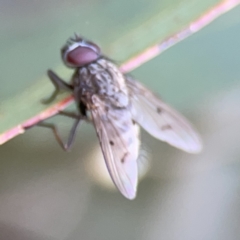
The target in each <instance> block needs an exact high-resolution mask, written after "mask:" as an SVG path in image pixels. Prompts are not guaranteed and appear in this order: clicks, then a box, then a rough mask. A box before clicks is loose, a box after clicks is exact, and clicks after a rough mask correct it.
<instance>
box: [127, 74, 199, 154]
mask: <svg viewBox="0 0 240 240" xmlns="http://www.w3.org/2000/svg"><path fill="white" fill-rule="evenodd" d="M126 84H127V86H128V88H129V93H130V98H131V103H132V110H131V112H132V116H133V119H134V120H135V121H136V122H137V123H138V124H140V125H141V126H142V127H143V128H144V129H145V130H146V131H147V132H148V133H150V134H151V135H152V136H153V137H155V138H157V139H160V140H162V141H165V142H167V143H169V144H170V145H172V146H174V147H177V148H180V149H182V150H184V151H186V152H189V153H198V152H200V151H201V149H202V143H201V139H200V137H199V135H198V134H197V132H196V131H195V130H194V129H193V127H192V126H191V124H190V123H189V122H188V121H187V120H186V119H185V118H184V117H183V116H182V115H181V114H179V113H178V112H177V111H175V110H174V109H172V108H171V107H170V106H168V105H167V104H166V103H164V102H163V101H162V100H160V99H159V98H158V97H157V96H155V95H154V94H153V93H152V92H151V91H150V90H148V89H147V88H145V87H144V86H143V85H142V84H140V83H139V82H137V81H135V80H134V79H132V77H130V76H126Z"/></svg>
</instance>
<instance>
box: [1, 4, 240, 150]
mask: <svg viewBox="0 0 240 240" xmlns="http://www.w3.org/2000/svg"><path fill="white" fill-rule="evenodd" d="M239 4H240V0H224V1H222V2H221V3H219V4H217V5H215V6H214V7H212V8H211V9H210V10H208V11H207V12H206V13H204V14H203V15H202V16H201V17H199V18H198V19H196V20H195V21H194V22H192V23H190V24H189V25H188V26H187V27H186V28H184V29H183V30H182V31H180V32H178V33H177V34H175V35H173V36H170V37H169V38H167V39H165V40H164V41H162V42H160V43H158V44H155V45H153V46H151V47H149V48H147V49H146V50H145V51H143V52H141V53H139V54H137V55H136V56H135V57H133V58H131V59H129V60H128V61H127V62H125V63H124V64H122V65H121V66H120V69H121V71H122V72H123V73H127V72H130V71H132V70H134V69H135V68H137V67H139V66H141V65H142V64H144V63H145V62H147V61H149V60H150V59H152V58H154V57H156V56H157V55H159V54H160V53H162V52H163V51H165V50H167V49H168V48H170V47H171V46H173V45H175V44H176V43H178V42H180V41H182V40H183V39H185V38H187V37H189V36H191V35H192V34H194V33H195V32H198V31H199V30H201V29H202V28H203V27H205V26H207V25H208V24H209V23H211V22H212V21H214V20H215V19H216V18H218V17H219V16H221V15H222V14H224V13H226V12H228V11H229V10H231V9H233V8H234V7H236V6H237V5H239ZM73 101H74V99H73V96H68V97H66V98H65V99H63V100H61V101H60V102H58V103H56V104H54V105H52V106H51V107H49V108H47V109H46V110H44V111H43V112H41V113H40V114H38V115H36V116H34V117H32V118H30V119H28V120H26V121H24V122H23V123H21V124H19V125H17V126H15V127H13V128H11V129H9V130H7V131H6V132H3V133H2V134H0V145H1V144H3V143H5V142H7V141H9V140H10V139H12V138H14V137H16V136H17V135H19V134H22V133H24V132H25V129H26V128H29V127H32V126H34V125H35V124H37V123H39V122H41V121H43V120H45V119H47V118H50V117H52V116H54V115H56V114H58V112H59V111H61V110H64V109H65V108H67V107H68V106H69V105H70V104H71V103H73Z"/></svg>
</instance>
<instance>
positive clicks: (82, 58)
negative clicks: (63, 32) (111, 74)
mask: <svg viewBox="0 0 240 240" xmlns="http://www.w3.org/2000/svg"><path fill="white" fill-rule="evenodd" d="M98 57H99V54H98V52H96V51H94V50H93V49H91V48H88V47H82V46H79V47H77V48H75V49H73V50H72V51H70V52H69V53H67V55H66V62H67V63H68V64H70V65H72V66H76V67H77V66H83V65H85V64H88V63H90V62H93V61H95V60H97V58H98Z"/></svg>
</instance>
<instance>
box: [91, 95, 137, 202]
mask: <svg viewBox="0 0 240 240" xmlns="http://www.w3.org/2000/svg"><path fill="white" fill-rule="evenodd" d="M94 105H95V106H96V108H94V109H91V110H90V111H91V115H92V118H93V123H94V126H95V129H96V132H97V136H98V138H99V142H100V146H101V149H102V152H103V155H104V159H105V162H106V165H107V168H108V171H109V173H110V176H111V178H112V180H113V182H114V183H115V185H116V187H117V188H118V189H119V191H120V192H121V193H122V194H123V195H124V196H125V197H126V198H128V199H134V198H135V196H136V189H137V180H138V179H137V178H138V172H137V158H138V152H139V144H140V143H139V138H138V126H137V124H135V125H134V123H133V121H132V117H131V112H130V111H129V110H128V109H114V108H109V107H108V108H106V106H105V104H104V102H102V101H101V100H100V99H99V98H98V97H96V96H94Z"/></svg>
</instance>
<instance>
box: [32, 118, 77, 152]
mask: <svg viewBox="0 0 240 240" xmlns="http://www.w3.org/2000/svg"><path fill="white" fill-rule="evenodd" d="M81 121H82V119H76V120H75V122H74V124H73V126H72V128H71V131H70V133H69V136H68V140H67V142H66V143H64V142H63V140H62V138H61V137H60V135H59V132H58V129H57V127H56V126H55V125H54V124H52V123H45V122H40V123H38V124H37V126H39V127H45V128H49V129H52V131H53V134H54V136H55V138H56V140H57V142H58V143H59V145H60V146H61V148H62V149H63V150H65V151H69V150H70V149H71V147H72V145H73V142H74V139H75V136H76V132H77V131H76V130H77V127H78V125H79V124H80V123H81Z"/></svg>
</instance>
